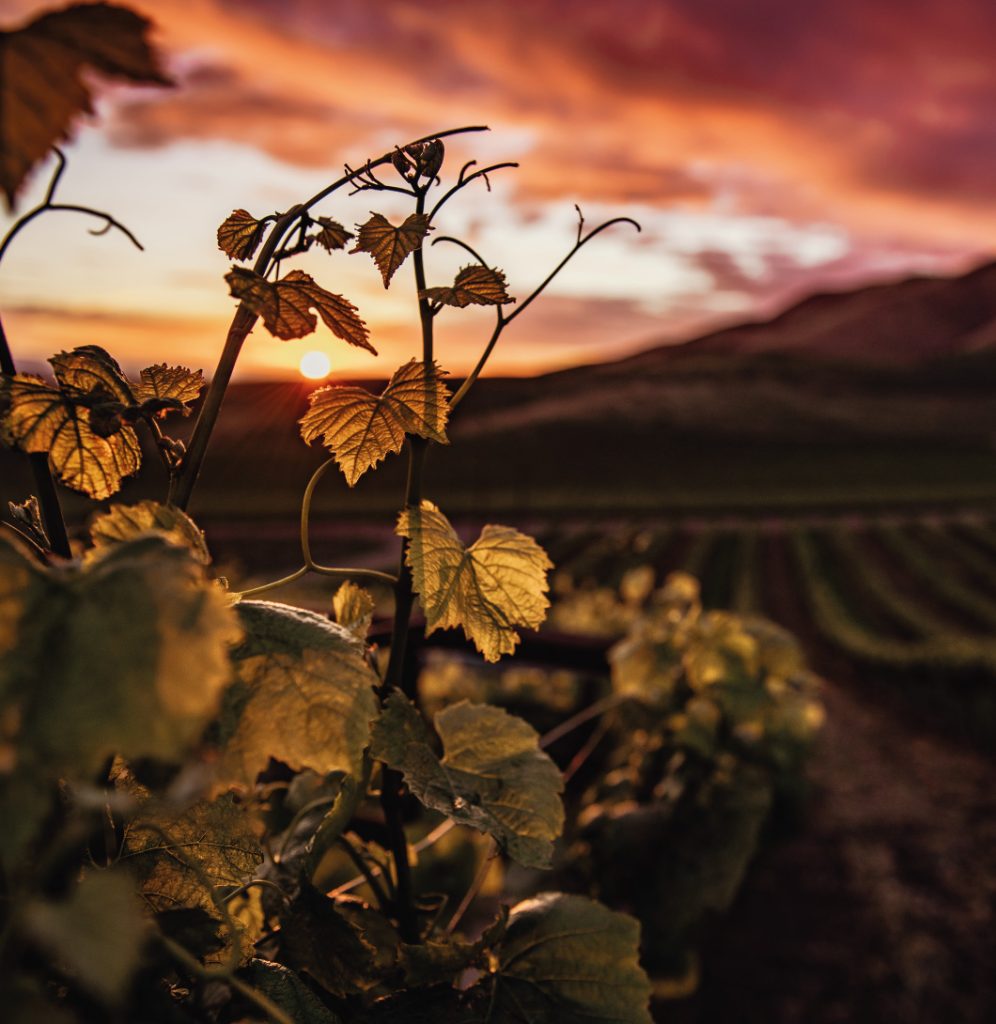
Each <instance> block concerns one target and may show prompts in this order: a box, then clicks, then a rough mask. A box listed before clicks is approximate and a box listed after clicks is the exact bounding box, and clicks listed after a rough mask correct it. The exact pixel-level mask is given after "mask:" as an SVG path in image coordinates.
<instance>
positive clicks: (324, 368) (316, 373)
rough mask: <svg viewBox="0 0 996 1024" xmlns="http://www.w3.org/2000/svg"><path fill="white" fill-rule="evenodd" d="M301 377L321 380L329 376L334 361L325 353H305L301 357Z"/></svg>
mask: <svg viewBox="0 0 996 1024" xmlns="http://www.w3.org/2000/svg"><path fill="white" fill-rule="evenodd" d="M300 369H301V376H302V377H307V378H308V379H309V380H321V379H322V378H323V377H327V376H328V375H329V371H330V370H331V369H332V360H331V359H329V357H328V356H327V355H326V354H325V353H324V352H305V353H304V355H303V356H301V363H300Z"/></svg>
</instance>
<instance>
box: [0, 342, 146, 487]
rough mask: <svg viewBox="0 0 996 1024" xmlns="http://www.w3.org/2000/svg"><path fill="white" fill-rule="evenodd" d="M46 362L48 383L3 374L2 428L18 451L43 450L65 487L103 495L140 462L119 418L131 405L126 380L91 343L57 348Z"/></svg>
mask: <svg viewBox="0 0 996 1024" xmlns="http://www.w3.org/2000/svg"><path fill="white" fill-rule="evenodd" d="M49 362H50V363H51V364H52V368H53V370H54V371H55V378H56V382H57V384H56V385H55V386H53V385H52V384H49V383H48V382H46V381H45V380H43V379H42V378H41V377H37V376H35V375H34V374H22V373H19V374H16V375H15V376H14V377H11V378H9V384H8V387H7V389H6V390H7V402H8V408H7V415H6V418H5V421H4V422H5V432H6V433H8V434H9V435H10V437H11V439H12V441H13V442H14V443H15V444H17V445H18V446H19V447H20V448H22V449H24V450H25V451H28V452H45V453H47V454H48V458H49V464H50V465H51V467H52V471H53V472H54V473H55V475H56V476H57V477H58V478H59V480H60V481H61V482H62V483H64V484H65V485H66V486H67V487H72V488H73V489H74V490H78V491H83V492H84V493H85V494H88V495H89V496H90V497H91V498H95V499H97V500H102V499H104V498H109V497H110V496H111V495H112V494H114V493H115V492H116V491H118V490H120V488H121V482H122V480H123V479H124V478H125V477H126V476H131V474H133V473H136V472H138V469H139V467H140V466H141V464H142V450H141V447H140V446H139V443H138V435H137V434H136V433H135V429H134V427H132V426H130V425H129V424H127V423H124V422H122V420H121V414H122V413H123V411H124V410H125V409H127V408H130V407H132V406H134V404H135V399H134V395H133V394H132V391H131V387H130V386H129V384H128V381H127V380H126V379H125V376H124V374H123V373H122V372H121V368H120V367H119V366H118V364H117V363H116V362H115V361H114V360H113V359H112V358H111V356H109V355H108V354H107V352H105V351H104V350H103V349H102V348H98V347H97V346H96V345H84V346H82V347H81V348H76V349H73V351H71V352H61V353H59V354H58V355H56V356H53V357H52V358H51V359H50V360H49Z"/></svg>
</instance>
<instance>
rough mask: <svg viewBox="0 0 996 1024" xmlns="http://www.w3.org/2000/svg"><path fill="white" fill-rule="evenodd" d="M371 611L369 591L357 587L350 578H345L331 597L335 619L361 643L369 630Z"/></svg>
mask: <svg viewBox="0 0 996 1024" xmlns="http://www.w3.org/2000/svg"><path fill="white" fill-rule="evenodd" d="M373 611H374V599H373V598H372V597H371V596H370V592H369V591H367V590H364V589H363V587H358V586H357V585H356V584H355V583H353V582H352V580H346V582H345V583H343V584H342V586H341V587H339V589H338V590H337V591H336V592H335V597H333V598H332V613H333V615H334V616H335V621H336V622H338V623H339V625H340V626H344V627H345V628H346V629H348V630H349V632H350V633H352V634H353V636H355V637H356V639H357V640H359V641H360V642H361V643H362V642H364V641H365V640H366V638H367V633H369V632H370V623H371V622H372V621H373Z"/></svg>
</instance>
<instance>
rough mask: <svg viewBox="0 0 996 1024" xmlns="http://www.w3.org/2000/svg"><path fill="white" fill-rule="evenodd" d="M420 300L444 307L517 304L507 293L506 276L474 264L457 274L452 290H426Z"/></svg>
mask: <svg viewBox="0 0 996 1024" xmlns="http://www.w3.org/2000/svg"><path fill="white" fill-rule="evenodd" d="M419 298H423V299H429V301H430V302H440V303H442V304H443V305H444V306H459V307H460V308H461V309H462V308H463V307H464V306H504V305H505V304H506V303H507V302H515V299H513V298H510V297H509V295H508V292H506V291H505V275H504V274H503V273H502V272H501V271H500V270H492V269H491V268H490V267H486V266H484V264H483V263H472V264H471V265H470V266H469V267H464V268H463V269H462V270H461V271H460V273H458V274H457V276H456V280H454V282H453V286H452V287H451V288H425V289H423V290H422V291H420V292H419Z"/></svg>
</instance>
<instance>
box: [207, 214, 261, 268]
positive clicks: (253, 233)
mask: <svg viewBox="0 0 996 1024" xmlns="http://www.w3.org/2000/svg"><path fill="white" fill-rule="evenodd" d="M265 230H266V222H265V221H260V220H256V218H255V217H254V216H253V215H252V214H251V213H249V212H248V211H247V210H233V211H232V212H231V214H230V215H229V216H228V218H227V219H226V220H224V221H223V222H222V224H221V225H220V226H219V228H218V248H219V249H220V250H221V251H222V252H223V253H224V254H225V255H226V256H231V257H232V259H233V260H247V259H250V258H251V257H252V256H253V254H254V253H255V252H256V249H257V248H259V243H260V242H261V241H262V239H263V232H264V231H265Z"/></svg>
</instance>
